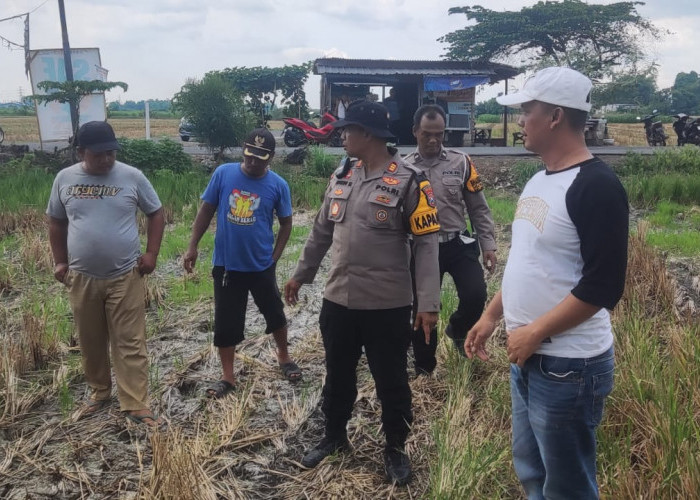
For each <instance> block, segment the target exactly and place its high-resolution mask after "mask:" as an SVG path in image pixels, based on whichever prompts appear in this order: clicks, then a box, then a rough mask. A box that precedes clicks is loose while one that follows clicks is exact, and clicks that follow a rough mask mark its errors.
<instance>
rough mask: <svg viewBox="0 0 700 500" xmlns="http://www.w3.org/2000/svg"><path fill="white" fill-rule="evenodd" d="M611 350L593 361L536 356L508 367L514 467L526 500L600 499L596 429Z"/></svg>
mask: <svg viewBox="0 0 700 500" xmlns="http://www.w3.org/2000/svg"><path fill="white" fill-rule="evenodd" d="M614 358H615V355H614V351H613V348H612V347H611V348H610V349H609V350H608V351H606V352H605V353H603V354H601V355H599V356H595V357H593V358H558V357H554V356H544V355H541V354H534V355H532V357H530V359H528V360H527V361H526V362H525V366H523V367H522V368H520V367H518V366H517V365H514V364H511V365H510V392H511V400H512V404H513V464H514V466H515V472H516V474H517V475H518V479H520V482H521V483H522V485H523V488H524V489H525V493H526V494H527V497H528V499H531V500H532V499H545V498H546V499H547V500H550V499H552V500H553V499H566V500H573V499H579V498H580V499H589V498H598V483H597V481H596V436H595V430H596V427H598V424H600V421H601V419H602V416H603V405H604V403H605V398H606V397H607V396H608V394H610V391H611V390H612V386H613V370H614V364H615V359H614Z"/></svg>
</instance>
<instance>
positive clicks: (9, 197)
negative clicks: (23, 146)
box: [0, 155, 54, 214]
mask: <svg viewBox="0 0 700 500" xmlns="http://www.w3.org/2000/svg"><path fill="white" fill-rule="evenodd" d="M29 156H31V155H25V158H26V160H25V159H22V160H13V162H10V163H7V164H5V165H3V166H2V168H0V214H4V213H8V214H10V213H13V212H18V211H22V210H26V209H33V210H36V211H38V212H41V213H43V212H44V210H46V205H47V203H48V201H49V194H50V193H51V185H52V184H53V179H54V176H53V174H50V173H47V172H45V171H44V170H41V169H37V168H32V167H31V161H32V158H27V157H29Z"/></svg>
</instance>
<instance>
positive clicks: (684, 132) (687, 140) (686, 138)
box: [673, 113, 700, 146]
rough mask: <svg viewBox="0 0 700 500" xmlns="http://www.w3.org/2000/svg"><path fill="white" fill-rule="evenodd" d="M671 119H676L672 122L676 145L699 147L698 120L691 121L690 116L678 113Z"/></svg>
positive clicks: (699, 129) (699, 124) (699, 120)
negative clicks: (676, 138) (676, 137)
mask: <svg viewBox="0 0 700 500" xmlns="http://www.w3.org/2000/svg"><path fill="white" fill-rule="evenodd" d="M673 117H674V118H675V119H676V121H675V122H673V130H674V132H676V135H677V136H678V145H679V146H682V145H683V144H695V145H696V146H700V118H696V119H694V120H691V119H690V116H688V115H686V114H685V113H678V114H677V115H673ZM688 120H690V121H688Z"/></svg>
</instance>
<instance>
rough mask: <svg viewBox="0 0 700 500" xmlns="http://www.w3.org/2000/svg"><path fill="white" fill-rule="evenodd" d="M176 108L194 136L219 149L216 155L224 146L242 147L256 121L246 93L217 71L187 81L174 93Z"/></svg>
mask: <svg viewBox="0 0 700 500" xmlns="http://www.w3.org/2000/svg"><path fill="white" fill-rule="evenodd" d="M173 107H174V108H175V109H177V110H179V111H181V112H182V113H183V116H185V117H186V118H187V120H188V121H189V122H190V123H191V124H192V128H193V132H194V135H196V136H197V137H201V138H202V139H204V141H205V142H206V143H207V145H208V146H209V147H210V148H211V149H212V150H217V149H218V152H217V153H216V156H217V158H218V157H221V156H222V155H223V152H224V149H226V148H229V147H233V146H240V145H241V144H242V143H243V139H245V136H246V134H247V133H248V131H249V130H250V129H251V128H253V124H254V116H253V115H252V114H251V113H250V111H249V110H248V109H247V107H246V105H245V103H244V100H243V95H242V94H241V93H240V92H237V91H236V90H234V88H233V87H232V86H231V84H230V83H229V82H227V81H225V80H224V79H223V77H221V76H220V75H217V74H211V73H208V74H207V75H205V76H204V78H203V79H202V80H188V82H187V83H185V85H183V87H182V89H181V90H180V92H178V93H177V94H175V97H174V98H173Z"/></svg>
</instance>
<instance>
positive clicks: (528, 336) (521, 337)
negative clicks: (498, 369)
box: [506, 325, 542, 368]
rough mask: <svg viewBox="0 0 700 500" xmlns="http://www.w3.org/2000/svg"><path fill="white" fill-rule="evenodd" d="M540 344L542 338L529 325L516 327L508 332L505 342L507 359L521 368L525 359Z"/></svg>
mask: <svg viewBox="0 0 700 500" xmlns="http://www.w3.org/2000/svg"><path fill="white" fill-rule="evenodd" d="M541 344H542V340H540V338H539V336H538V335H537V334H536V332H535V331H534V329H533V328H532V326H531V325H525V326H521V327H520V328H516V329H515V330H513V331H511V332H508V343H507V344H506V348H507V352H508V360H509V361H510V362H511V363H515V364H516V365H518V366H519V367H521V368H522V367H523V365H524V364H525V361H527V360H528V358H529V357H530V356H532V355H533V353H534V352H535V351H536V350H537V349H538V348H539V347H540V345H541Z"/></svg>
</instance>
